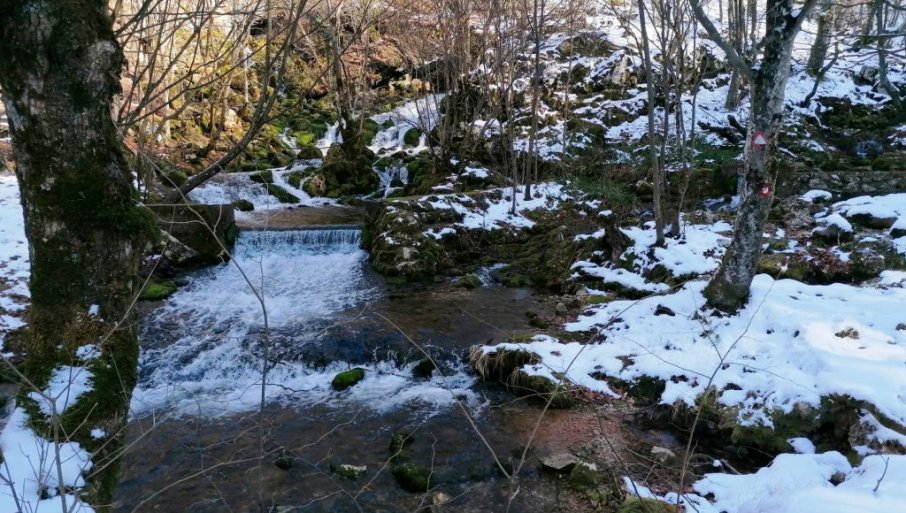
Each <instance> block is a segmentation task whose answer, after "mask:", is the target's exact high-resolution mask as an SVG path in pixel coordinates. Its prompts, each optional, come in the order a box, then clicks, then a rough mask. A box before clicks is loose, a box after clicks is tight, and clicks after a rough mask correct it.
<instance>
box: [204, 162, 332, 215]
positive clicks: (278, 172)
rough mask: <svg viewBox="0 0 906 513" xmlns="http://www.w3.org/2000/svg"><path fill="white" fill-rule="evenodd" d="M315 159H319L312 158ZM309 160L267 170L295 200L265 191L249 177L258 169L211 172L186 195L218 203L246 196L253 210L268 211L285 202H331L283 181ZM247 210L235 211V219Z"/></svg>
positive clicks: (285, 204) (313, 203)
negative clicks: (211, 175)
mask: <svg viewBox="0 0 906 513" xmlns="http://www.w3.org/2000/svg"><path fill="white" fill-rule="evenodd" d="M314 162H316V163H317V162H319V161H317V160H316V161H314ZM310 164H311V162H310V161H303V162H300V163H297V165H295V166H293V167H290V168H289V169H286V168H276V169H271V170H270V171H271V172H272V174H273V177H274V185H278V186H280V187H282V188H284V189H286V190H287V191H288V192H290V193H291V194H293V195H294V196H296V197H297V198H299V202H298V203H295V204H287V203H280V202H278V201H277V199H276V198H274V197H273V196H271V195H270V194H268V193H267V189H265V187H264V185H263V184H260V183H255V182H253V181H252V180H251V178H250V177H251V175H254V174H257V173H260V171H249V172H238V173H221V174H219V175H216V176H214V177H213V178H211V179H210V180H209V181H207V182H205V183H204V184H203V185H201V186H199V187H198V188H196V189H194V190H193V191H192V192H190V193H189V199H191V200H192V201H194V202H196V203H204V204H215V205H216V204H222V203H233V202H235V201H239V200H246V201H249V202H251V203H252V205H254V206H255V211H269V210H278V209H284V208H286V207H288V206H299V205H302V206H325V205H335V204H336V201H334V200H331V199H328V198H312V197H311V196H309V195H308V193H306V192H305V191H303V190H302V189H298V188H296V187H293V186H292V185H290V184H289V182H287V180H286V178H287V176H288V175H289V174H291V173H294V172H298V171H302V170H304V169H305V168H306V167H309V166H310ZM249 215H250V214H249V213H248V212H241V211H238V210H237V211H236V218H237V219H244V218H246V217H248V216H249Z"/></svg>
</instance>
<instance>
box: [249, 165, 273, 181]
mask: <svg viewBox="0 0 906 513" xmlns="http://www.w3.org/2000/svg"><path fill="white" fill-rule="evenodd" d="M249 180H251V181H253V182H255V183H263V184H272V183H274V172H273V170H271V169H266V170H264V171H260V172H258V173H253V174H251V175H249Z"/></svg>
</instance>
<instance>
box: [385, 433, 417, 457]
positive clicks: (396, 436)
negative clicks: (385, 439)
mask: <svg viewBox="0 0 906 513" xmlns="http://www.w3.org/2000/svg"><path fill="white" fill-rule="evenodd" d="M413 441H414V439H413V438H412V434H411V433H409V432H408V431H397V432H395V433H393V436H391V437H390V447H389V449H390V454H392V455H393V456H397V455H400V454H402V452H403V449H405V448H406V447H409V446H410V445H412V442H413Z"/></svg>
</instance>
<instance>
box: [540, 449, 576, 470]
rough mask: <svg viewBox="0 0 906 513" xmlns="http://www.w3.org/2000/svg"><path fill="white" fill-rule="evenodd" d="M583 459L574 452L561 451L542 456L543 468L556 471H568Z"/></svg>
mask: <svg viewBox="0 0 906 513" xmlns="http://www.w3.org/2000/svg"><path fill="white" fill-rule="evenodd" d="M580 461H581V460H580V459H579V458H578V457H577V456H575V455H574V454H572V453H568V452H561V453H556V454H551V455H549V456H545V457H543V458H541V468H542V469H545V470H552V471H554V472H560V473H564V474H565V473H567V472H569V471H571V470H572V469H573V467H575V466H576V464H578V463H579V462H580Z"/></svg>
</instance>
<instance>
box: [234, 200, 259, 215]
mask: <svg viewBox="0 0 906 513" xmlns="http://www.w3.org/2000/svg"><path fill="white" fill-rule="evenodd" d="M233 207H235V208H236V210H238V211H240V212H251V211H253V210H255V205H254V204H253V203H252V202H251V201H249V200H244V199H239V200H236V201H234V202H233Z"/></svg>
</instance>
